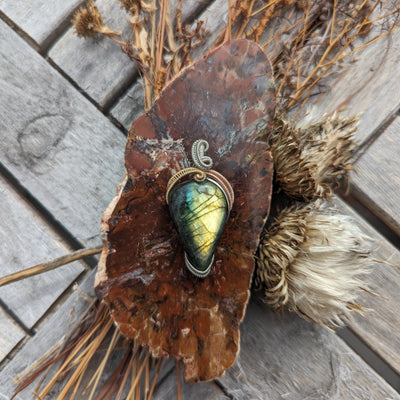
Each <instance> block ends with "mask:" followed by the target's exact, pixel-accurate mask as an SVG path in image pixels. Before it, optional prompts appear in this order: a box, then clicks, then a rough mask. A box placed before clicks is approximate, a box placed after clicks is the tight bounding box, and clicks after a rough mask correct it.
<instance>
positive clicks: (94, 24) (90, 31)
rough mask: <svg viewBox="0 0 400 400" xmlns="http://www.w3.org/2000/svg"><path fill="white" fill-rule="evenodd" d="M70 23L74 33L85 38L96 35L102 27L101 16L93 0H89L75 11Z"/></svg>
mask: <svg viewBox="0 0 400 400" xmlns="http://www.w3.org/2000/svg"><path fill="white" fill-rule="evenodd" d="M72 24H73V25H74V27H75V32H76V34H77V35H78V36H80V37H86V38H88V37H91V38H93V37H96V36H97V35H98V33H99V32H100V31H101V29H102V28H103V27H104V21H103V16H102V15H101V13H100V11H99V9H98V8H97V6H96V4H94V2H93V0H89V1H88V2H87V4H86V5H84V6H82V7H80V8H79V9H78V10H77V11H76V12H75V14H74V17H73V19H72Z"/></svg>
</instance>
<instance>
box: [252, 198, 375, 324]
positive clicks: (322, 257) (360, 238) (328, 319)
mask: <svg viewBox="0 0 400 400" xmlns="http://www.w3.org/2000/svg"><path fill="white" fill-rule="evenodd" d="M370 243H371V241H370V239H369V238H368V237H367V236H366V235H364V234H363V233H362V232H361V231H360V229H359V228H358V227H357V226H356V224H355V223H354V221H353V220H352V219H351V218H350V217H348V216H345V215H341V214H339V213H338V212H337V211H336V210H335V209H333V208H331V207H330V206H329V205H327V203H321V204H312V205H311V204H298V205H296V206H293V207H291V208H287V209H284V210H282V211H281V213H280V215H279V216H278V217H277V218H276V219H275V221H274V222H273V223H272V224H271V226H270V227H269V228H268V229H267V230H266V232H265V233H264V234H263V237H262V238H261V242H260V248H259V254H258V260H257V270H256V283H257V284H258V287H261V288H263V291H264V294H265V299H266V302H267V303H268V304H270V305H271V306H273V307H274V308H277V309H283V308H285V307H286V308H289V309H290V310H292V311H295V312H297V313H298V314H299V315H300V316H302V317H303V318H306V319H308V320H311V321H313V322H316V323H318V324H320V325H323V326H327V327H333V326H339V325H342V324H343V323H344V322H345V321H346V320H347V319H348V318H349V316H350V314H351V311H356V312H361V311H362V310H363V307H362V306H360V305H359V304H357V299H358V297H359V295H360V293H361V292H362V286H363V284H364V283H363V281H362V279H361V277H362V275H364V274H365V273H367V272H368V268H367V267H368V264H369V263H370V261H371V258H370V257H369V254H370Z"/></svg>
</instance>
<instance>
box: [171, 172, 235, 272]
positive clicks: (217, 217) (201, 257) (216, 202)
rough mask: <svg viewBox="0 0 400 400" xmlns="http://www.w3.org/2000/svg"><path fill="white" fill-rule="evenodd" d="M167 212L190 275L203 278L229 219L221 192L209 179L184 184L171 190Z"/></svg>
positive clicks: (225, 200) (225, 202)
mask: <svg viewBox="0 0 400 400" xmlns="http://www.w3.org/2000/svg"><path fill="white" fill-rule="evenodd" d="M169 209H170V212H171V215H172V219H173V220H174V223H175V226H176V229H177V230H178V233H179V236H180V238H181V242H182V244H183V247H184V249H185V252H186V258H187V259H188V261H189V265H188V263H187V262H186V265H187V266H188V268H189V269H190V270H191V272H192V273H193V274H195V275H197V276H200V277H204V276H206V275H207V274H208V272H209V270H210V268H211V264H212V262H213V258H214V252H215V249H216V247H217V244H218V240H219V238H220V237H221V234H222V231H223V229H224V226H225V223H226V221H227V219H228V212H229V211H228V202H227V199H226V197H225V194H224V192H223V191H222V189H221V188H220V187H219V186H218V185H217V184H216V183H215V182H214V181H212V180H211V179H208V178H207V179H205V180H204V181H202V182H196V181H194V180H190V181H185V182H183V183H181V184H179V185H177V186H175V187H174V188H173V189H172V190H171V192H170V194H169ZM190 264H191V265H190ZM191 267H193V268H191Z"/></svg>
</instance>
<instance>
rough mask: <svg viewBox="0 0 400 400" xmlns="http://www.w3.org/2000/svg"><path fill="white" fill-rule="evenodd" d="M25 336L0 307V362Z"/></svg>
mask: <svg viewBox="0 0 400 400" xmlns="http://www.w3.org/2000/svg"><path fill="white" fill-rule="evenodd" d="M24 337H25V332H24V331H23V330H22V329H21V327H20V326H19V325H18V324H17V323H16V322H15V321H14V320H13V319H11V318H10V317H9V316H8V315H7V313H6V312H5V311H4V310H3V308H1V307H0V362H1V361H3V360H4V358H5V357H7V355H8V354H9V352H10V351H11V350H12V349H13V348H14V347H15V346H16V345H17V344H18V343H19V342H20V341H21V340H22V339H23V338H24ZM0 398H1V389H0Z"/></svg>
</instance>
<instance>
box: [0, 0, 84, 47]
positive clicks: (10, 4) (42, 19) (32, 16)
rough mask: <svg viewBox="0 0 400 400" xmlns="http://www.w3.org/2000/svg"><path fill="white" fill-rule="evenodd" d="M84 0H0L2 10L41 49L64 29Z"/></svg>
mask: <svg viewBox="0 0 400 400" xmlns="http://www.w3.org/2000/svg"><path fill="white" fill-rule="evenodd" d="M81 3H82V0H63V1H47V0H36V1H30V0H17V1H14V0H0V10H1V11H2V12H3V13H4V14H5V15H6V16H7V17H8V18H9V19H10V20H12V21H13V22H14V23H15V24H17V25H18V26H19V28H21V30H23V31H24V32H25V33H26V34H28V35H29V36H30V37H31V38H32V39H33V40H34V41H35V42H36V43H38V45H39V46H40V47H44V46H45V45H46V43H47V42H48V41H50V40H52V39H53V38H54V37H55V36H56V34H57V32H59V31H60V29H63V27H64V26H65V23H68V19H69V17H70V15H71V13H72V12H73V11H74V10H75V9H76V8H77V7H78V6H79V4H81Z"/></svg>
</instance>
